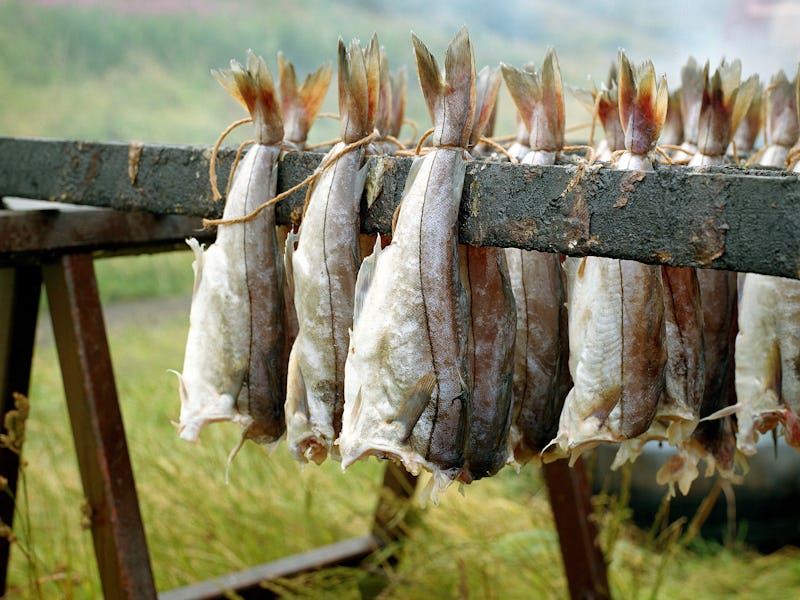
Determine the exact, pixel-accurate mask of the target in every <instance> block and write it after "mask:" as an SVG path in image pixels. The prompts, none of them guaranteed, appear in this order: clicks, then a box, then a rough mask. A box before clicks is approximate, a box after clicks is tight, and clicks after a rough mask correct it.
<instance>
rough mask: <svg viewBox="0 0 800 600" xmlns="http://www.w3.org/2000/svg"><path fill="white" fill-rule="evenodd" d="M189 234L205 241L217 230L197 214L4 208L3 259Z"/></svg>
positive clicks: (153, 244)
mask: <svg viewBox="0 0 800 600" xmlns="http://www.w3.org/2000/svg"><path fill="white" fill-rule="evenodd" d="M187 237H196V238H198V239H199V240H200V241H201V242H203V243H210V242H213V241H214V238H215V232H213V231H210V230H208V229H203V227H202V221H201V219H200V218H198V217H185V216H178V215H154V214H151V213H141V212H121V211H115V210H105V209H89V210H80V211H68V210H66V211H65V210H0V265H3V264H20V263H31V262H42V261H48V260H53V259H55V257H56V256H57V255H59V254H63V253H64V252H92V253H93V254H94V255H95V256H112V255H120V254H134V253H142V252H160V251H169V250H175V249H178V248H180V249H188V247H187V246H186V241H185V240H186V238H187Z"/></svg>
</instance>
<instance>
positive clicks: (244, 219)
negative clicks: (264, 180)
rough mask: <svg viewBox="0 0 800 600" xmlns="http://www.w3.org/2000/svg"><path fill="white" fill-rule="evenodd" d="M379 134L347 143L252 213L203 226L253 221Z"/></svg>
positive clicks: (204, 221)
mask: <svg viewBox="0 0 800 600" xmlns="http://www.w3.org/2000/svg"><path fill="white" fill-rule="evenodd" d="M377 135H378V132H377V131H373V132H372V133H370V134H369V135H367V136H366V137H363V138H361V139H360V140H356V141H355V142H351V143H349V144H347V145H345V146H344V147H343V148H342V149H341V150H339V152H337V153H336V154H334V155H333V156H331V157H330V158H329V159H328V160H325V161H323V162H322V163H321V164H320V165H319V166H318V167H317V168H316V169H314V172H313V173H311V175H309V176H308V177H306V178H305V179H304V180H303V181H301V182H300V183H298V184H297V185H294V186H292V187H291V188H289V189H288V190H286V191H283V192H281V193H280V194H278V195H277V196H275V197H274V198H272V199H270V200H267V201H266V202H264V203H263V204H261V205H260V206H258V207H257V208H255V209H254V210H253V211H252V212H250V213H248V214H246V215H244V216H242V217H234V218H231V219H203V227H210V226H212V225H233V224H236V223H247V222H248V221H252V220H253V219H255V218H256V217H257V216H258V215H259V213H261V211H263V210H264V209H265V208H267V207H270V206H273V205H274V204H277V203H278V202H280V201H281V200H284V199H285V198H287V197H288V196H290V195H291V194H293V193H294V192H296V191H297V190H299V189H302V188H303V187H305V186H307V185H309V184H311V183H313V182H314V181H316V180H317V178H318V177H319V176H320V175H321V174H322V172H323V171H324V170H325V169H327V168H328V167H330V166H331V165H333V164H334V163H335V162H336V161H338V160H339V159H340V158H342V157H343V156H344V155H345V154H348V153H350V152H352V151H353V150H356V149H358V148H360V147H362V146H365V145H367V144H369V143H370V142H371V141H372V140H374V139H375V138H376V137H377ZM306 204H308V194H306ZM303 212H305V209H304V211H303Z"/></svg>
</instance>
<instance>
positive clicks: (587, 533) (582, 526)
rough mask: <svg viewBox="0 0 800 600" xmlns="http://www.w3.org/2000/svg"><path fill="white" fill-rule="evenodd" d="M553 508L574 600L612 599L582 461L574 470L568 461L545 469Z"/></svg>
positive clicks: (549, 464)
mask: <svg viewBox="0 0 800 600" xmlns="http://www.w3.org/2000/svg"><path fill="white" fill-rule="evenodd" d="M542 471H543V474H544V478H545V482H546V483H547V490H548V492H549V494H550V506H551V507H552V509H553V517H554V518H555V522H556V529H557V530H558V537H559V540H560V541H561V557H562V559H563V560H564V570H565V571H566V575H567V582H568V584H569V594H570V597H571V598H572V600H604V599H606V598H610V597H611V594H610V591H609V588H608V576H607V573H606V562H605V559H604V558H603V553H602V551H601V550H600V547H599V546H598V545H597V527H596V526H595V523H594V521H593V520H592V519H591V514H592V506H591V495H592V490H591V486H590V485H589V480H588V478H587V477H586V467H585V465H584V463H583V460H581V459H580V458H579V459H578V460H577V461H576V462H575V465H574V466H573V467H570V466H569V464H568V462H567V461H566V460H564V459H562V460H557V461H555V462H551V463H548V464H545V465H544V466H543V468H542Z"/></svg>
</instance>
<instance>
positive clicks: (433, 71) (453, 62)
mask: <svg viewBox="0 0 800 600" xmlns="http://www.w3.org/2000/svg"><path fill="white" fill-rule="evenodd" d="M411 41H412V44H413V46H414V56H415V57H416V63H417V72H418V74H419V81H420V87H421V88H422V94H423V96H424V97H425V103H426V104H427V106H428V112H429V113H430V115H431V120H432V121H433V127H434V134H433V138H432V140H431V141H432V142H433V145H434V146H439V145H447V146H458V147H461V148H466V147H467V145H468V144H469V138H470V133H471V131H472V122H473V118H474V114H475V58H474V56H473V52H472V44H471V42H470V40H469V33H468V32H467V28H466V27H462V28H461V29H460V30H459V32H458V33H457V34H456V35H455V37H454V38H453V39H452V41H451V42H450V44H449V45H448V46H447V50H446V52H445V57H444V80H442V75H441V73H440V71H439V67H438V65H437V64H436V60H435V59H434V58H433V55H432V54H431V53H430V51H429V50H428V48H427V47H426V46H425V44H423V43H422V41H421V40H420V39H419V38H418V37H417V36H416V35H414V34H413V33H412V34H411Z"/></svg>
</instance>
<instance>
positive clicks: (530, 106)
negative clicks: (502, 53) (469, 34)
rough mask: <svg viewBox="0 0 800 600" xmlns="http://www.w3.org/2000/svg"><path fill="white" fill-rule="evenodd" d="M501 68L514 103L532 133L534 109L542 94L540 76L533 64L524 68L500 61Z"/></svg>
mask: <svg viewBox="0 0 800 600" xmlns="http://www.w3.org/2000/svg"><path fill="white" fill-rule="evenodd" d="M500 70H501V72H502V73H503V80H504V81H505V82H506V88H507V89H508V92H509V94H511V99H512V100H513V101H514V105H515V106H516V107H517V114H518V115H519V118H520V120H521V121H522V123H524V125H525V129H527V130H528V134H529V135H530V132H531V128H532V127H533V111H534V109H535V108H536V102H537V101H538V100H539V98H540V96H541V89H540V86H539V78H538V77H537V76H536V73H535V70H534V67H533V65H526V66H525V67H523V68H522V69H518V68H516V67H512V66H511V65H507V64H505V63H500Z"/></svg>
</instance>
